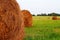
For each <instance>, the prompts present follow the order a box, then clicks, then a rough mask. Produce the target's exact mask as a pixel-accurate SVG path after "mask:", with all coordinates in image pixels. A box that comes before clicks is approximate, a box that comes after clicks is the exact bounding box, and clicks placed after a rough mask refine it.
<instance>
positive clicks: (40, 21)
mask: <svg viewBox="0 0 60 40" xmlns="http://www.w3.org/2000/svg"><path fill="white" fill-rule="evenodd" d="M24 40H60V20H52V19H51V17H50V16H33V26H32V27H25V38H24Z"/></svg>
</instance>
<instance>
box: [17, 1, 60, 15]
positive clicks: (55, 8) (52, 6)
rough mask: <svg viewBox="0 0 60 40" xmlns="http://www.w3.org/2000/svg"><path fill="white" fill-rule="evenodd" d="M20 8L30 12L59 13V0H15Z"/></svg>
mask: <svg viewBox="0 0 60 40" xmlns="http://www.w3.org/2000/svg"><path fill="white" fill-rule="evenodd" d="M17 1H18V3H19V5H20V8H21V9H26V10H29V11H30V12H31V14H39V13H51V12H56V13H60V0H17Z"/></svg>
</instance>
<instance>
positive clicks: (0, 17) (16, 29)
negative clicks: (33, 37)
mask: <svg viewBox="0 0 60 40" xmlns="http://www.w3.org/2000/svg"><path fill="white" fill-rule="evenodd" d="M23 29H24V20H23V15H22V13H21V10H20V9H19V5H18V3H17V2H16V0H0V40H22V39H23V36H24V31H23Z"/></svg>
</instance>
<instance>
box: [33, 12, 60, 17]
mask: <svg viewBox="0 0 60 40" xmlns="http://www.w3.org/2000/svg"><path fill="white" fill-rule="evenodd" d="M32 16H36V15H35V14H32ZM37 16H60V14H58V13H54V12H53V13H49V14H46V13H44V14H43V13H42V14H37Z"/></svg>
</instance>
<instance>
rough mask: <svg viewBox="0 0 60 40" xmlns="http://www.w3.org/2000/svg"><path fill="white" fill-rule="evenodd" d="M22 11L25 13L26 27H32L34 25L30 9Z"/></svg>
mask: <svg viewBox="0 0 60 40" xmlns="http://www.w3.org/2000/svg"><path fill="white" fill-rule="evenodd" d="M22 13H23V15H24V24H25V27H31V26H32V14H31V13H30V12H29V11H28V10H22Z"/></svg>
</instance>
